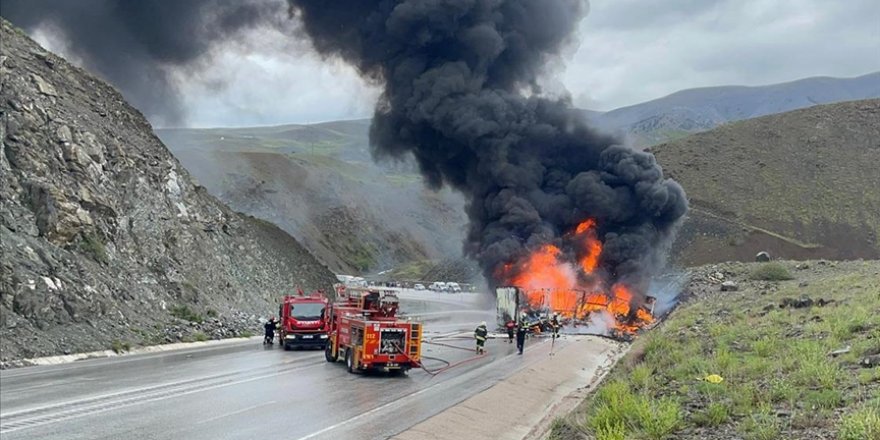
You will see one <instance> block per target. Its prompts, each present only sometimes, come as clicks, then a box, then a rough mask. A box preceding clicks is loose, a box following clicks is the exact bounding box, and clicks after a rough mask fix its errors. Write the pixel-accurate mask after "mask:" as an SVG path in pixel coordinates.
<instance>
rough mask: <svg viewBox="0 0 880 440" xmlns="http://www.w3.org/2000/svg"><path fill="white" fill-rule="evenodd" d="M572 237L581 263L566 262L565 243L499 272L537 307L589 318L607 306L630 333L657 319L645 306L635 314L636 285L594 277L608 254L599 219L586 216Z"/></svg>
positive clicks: (544, 248) (620, 326)
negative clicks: (598, 230)
mask: <svg viewBox="0 0 880 440" xmlns="http://www.w3.org/2000/svg"><path fill="white" fill-rule="evenodd" d="M567 237H571V238H572V239H573V240H574V243H575V245H574V248H575V251H576V252H577V254H578V255H579V257H578V258H577V263H578V265H577V266H574V265H572V264H570V263H568V262H566V261H564V259H563V252H562V250H561V249H560V248H559V247H557V246H555V245H552V244H546V245H543V246H541V247H540V248H538V249H537V250H535V251H534V252H532V253H531V254H529V255H528V257H526V258H525V259H524V260H523V261H522V262H520V263H517V264H510V263H508V264H505V265H504V266H503V267H502V268H500V269H499V271H498V275H499V278H501V279H506V280H509V282H510V283H511V284H512V285H514V286H517V287H519V288H521V289H523V290H524V292H525V294H526V300H527V301H528V303H529V306H530V307H531V308H533V309H544V310H549V311H553V312H556V313H559V314H560V315H561V316H562V317H563V318H572V319H578V320H584V319H587V318H588V316H589V314H590V313H593V312H599V311H606V312H608V313H609V314H610V315H611V316H612V317H614V319H615V322H616V323H615V329H616V330H617V331H620V332H624V333H635V332H636V331H637V330H638V329H639V328H640V327H642V326H644V325H647V324H649V323H651V322H653V321H654V317H653V316H651V313H650V312H648V311H647V310H646V309H645V308H644V307H643V306H641V305H639V306H638V307H636V310H635V312H634V313H630V312H631V311H632V307H633V302H634V301H633V298H634V295H633V292H632V291H631V290H630V287H628V286H625V285H623V284H622V283H615V284H614V285H612V286H611V287H610V288H607V287H604V286H606V285H605V284H604V283H603V280H594V279H593V278H595V276H596V275H595V271H596V269H597V268H598V267H599V262H600V259H601V256H602V242H601V241H600V240H599V238H598V236H597V233H596V221H595V220H594V219H587V220H584V221H583V222H581V223H580V224H578V225H577V227H576V228H575V229H574V233H573V234H571V235H568V236H567ZM578 272H580V275H582V276H580V277H579V274H578ZM587 276H590V277H587ZM591 277H592V278H591ZM586 280H590V281H586Z"/></svg>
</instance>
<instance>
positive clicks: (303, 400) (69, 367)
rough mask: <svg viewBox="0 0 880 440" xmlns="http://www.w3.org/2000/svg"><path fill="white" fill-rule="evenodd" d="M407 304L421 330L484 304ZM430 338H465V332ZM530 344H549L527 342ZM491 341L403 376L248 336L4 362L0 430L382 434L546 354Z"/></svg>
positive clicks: (468, 327)
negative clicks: (68, 358)
mask: <svg viewBox="0 0 880 440" xmlns="http://www.w3.org/2000/svg"><path fill="white" fill-rule="evenodd" d="M420 307H421V308H420ZM411 308H412V309H415V310H418V311H419V313H420V314H421V315H424V316H421V318H422V319H424V320H425V322H426V339H427V338H429V337H438V336H439V334H440V332H442V333H443V334H448V333H449V332H450V330H451V329H453V328H457V329H461V330H465V331H467V332H470V331H472V328H473V327H474V325H475V322H479V320H481V319H487V316H490V315H488V314H486V313H485V312H484V313H480V312H478V311H475V310H466V309H467V308H466V307H462V305H460V304H455V303H454V302H450V303H445V304H444V303H441V304H439V305H438V304H429V305H424V304H423V305H422V306H419V305H418V304H415V303H411ZM463 309H465V310H463ZM453 310H457V311H458V312H457V313H456V312H452V311H453ZM451 316H458V317H459V318H460V322H456V320H455V319H452V318H451ZM432 335H433V336H432ZM435 341H437V342H440V341H442V342H443V343H446V344H453V345H458V346H462V347H467V348H470V347H471V346H472V340H471V339H458V340H457V339H449V338H448V337H444V338H442V339H435ZM539 345H543V346H545V347H546V345H547V344H531V348H537V347H538V346H539ZM488 351H489V354H488V355H487V356H485V357H483V358H480V359H475V360H472V361H469V362H466V363H464V364H461V365H459V366H457V367H455V368H452V369H450V370H447V371H446V372H443V373H441V374H438V375H436V376H431V375H429V374H427V373H425V372H424V371H421V370H413V371H410V372H409V374H408V375H407V376H405V377H387V376H382V375H352V374H349V373H348V372H347V371H346V370H345V368H344V366H343V364H342V363H341V362H339V363H337V364H335V365H334V364H329V363H327V362H326V361H325V360H324V355H323V352H321V351H292V352H286V351H283V350H281V349H280V348H278V347H272V348H264V347H263V346H262V345H261V344H260V342H259V341H254V340H249V341H242V342H241V343H233V344H226V345H221V346H214V347H210V346H209V347H201V348H197V349H187V350H179V351H172V352H164V353H153V354H142V355H130V356H123V357H119V358H108V359H93V360H86V361H79V362H75V363H71V364H65V365H58V366H47V367H30V368H22V369H16V370H7V371H2V372H0V434H2V438H3V440H20V439H70V440H73V439H123V438H124V439H130V440H138V439H211V440H218V439H252V438H267V437H271V438H274V439H321V438H327V439H330V438H332V439H347V438H367V439H372V438H387V437H389V436H392V435H394V434H396V433H399V432H401V431H403V430H405V429H407V428H409V427H411V426H413V425H414V424H416V423H418V422H420V421H422V420H425V419H426V418H428V417H430V416H432V415H434V414H437V413H438V412H440V411H442V410H443V409H445V408H447V407H449V406H451V405H454V404H456V403H458V402H460V401H462V400H464V399H466V398H468V397H470V396H472V395H474V394H476V393H478V392H479V391H482V390H484V389H486V388H488V387H490V386H492V385H493V384H494V383H496V382H497V381H498V380H500V379H502V378H504V377H506V376H508V375H510V374H512V373H513V372H514V371H517V370H518V369H519V368H521V367H522V366H524V365H527V364H528V363H529V362H530V360H534V359H538V358H539V357H540V356H546V349H537V350H534V349H529V350H527V352H526V354H525V355H524V356H516V355H515V352H514V348H513V346H512V345H509V344H507V343H506V341H503V340H490V341H489V344H488ZM423 355H424V356H430V357H433V358H439V359H443V360H445V361H448V362H458V361H461V360H465V359H469V358H471V357H472V356H473V354H472V353H470V352H469V351H467V350H461V349H454V348H449V347H445V346H439V345H433V344H425V345H424V346H423ZM425 364H426V366H427V367H428V368H439V367H441V366H443V365H444V364H443V363H442V362H440V361H436V360H435V361H426V362H425Z"/></svg>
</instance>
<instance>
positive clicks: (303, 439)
mask: <svg viewBox="0 0 880 440" xmlns="http://www.w3.org/2000/svg"><path fill="white" fill-rule="evenodd" d="M543 342H547V341H541V343H543ZM537 347H539V345H537V344H535V343H533V344H530V345H529V346H528V347H525V349H526V350H527V351H531V349H534V348H537ZM502 357H506V356H502ZM499 359H501V358H496V359H493V360H492V361H491V362H489V363H488V364H485V365H482V366H479V367H477V368H475V369H473V370H469V371H467V373H473V372H475V371H480V370H483V369H486V368H488V367H491V366H493V365H494V364H495V361H497V360H499ZM535 361H537V359H535V360H533V361H532V362H529V363H528V364H525V365H521V366H520V368H517V369H516V370H513V371H511V372H509V374H507V375H505V376H504V377H507V376H509V375H510V374H513V373H515V372H516V371H519V370H520V369H521V368H525V366H526V365H529V364H531V363H533V362H535ZM461 377H463V376H456V377H454V378H451V379H447V380H445V381H442V382H437V383H435V384H434V385H431V386H429V387H427V388H422V389H421V390H418V391H416V392H414V393H411V394H407V395H406V396H403V397H401V398H399V399H395V400H392V401H391V402H388V403H386V404H384V405H381V406H377V407H376V408H373V409H371V410H369V411H367V412H365V413H361V414H359V415H357V416H354V417H352V418H350V419H347V420H343V421H341V422H339V423H337V424H335V425H331V426H328V427H326V428H324V429H322V430H320V431H315V432H313V433H311V434H309V435H307V436H305V437H300V438H299V439H297V440H308V439H310V438H315V437H317V436H319V435H321V434H324V433H326V432H329V431H332V430H334V429H336V428H340V427H342V426H345V425H348V424H350V423H352V422H355V421H357V420H360V419H362V418H364V417H367V416H369V415H371V414H374V413H376V412H378V411H381V410H383V409H385V408H388V407H390V406H393V405H399V404H402V403H403V402H404V401H409V400H412V399H413V398H414V397H416V396H418V395H420V394H422V393H425V392H427V391H428V390H431V389H433V388H436V387H438V386H440V385H446V384H447V382H449V381H451V380H454V379H458V378H461ZM502 379H503V377H502V378H500V379H498V380H496V381H494V382H492V384H491V385H489V386H493V385H495V384H497V383H498V382H500V381H501V380H502ZM460 381H461V380H460ZM453 405H455V404H453ZM453 405H450V406H448V407H446V408H444V409H448V408H450V407H451V406H453ZM441 411H442V410H441Z"/></svg>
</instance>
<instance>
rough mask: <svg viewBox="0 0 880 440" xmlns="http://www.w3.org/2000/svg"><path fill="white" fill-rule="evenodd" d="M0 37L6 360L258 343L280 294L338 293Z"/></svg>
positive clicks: (271, 234)
mask: <svg viewBox="0 0 880 440" xmlns="http://www.w3.org/2000/svg"><path fill="white" fill-rule="evenodd" d="M2 41H3V44H2V51H0V69H2V71H0V77H2V81H0V117H2V125H0V139H2V144H0V170H2V176H3V185H2V187H0V199H2V204H0V235H2V240H0V243H2V260H0V274H2V278H0V351H2V360H3V361H8V360H10V359H14V358H19V357H25V356H35V355H47V354H56V353H62V352H75V351H85V350H93V349H100V348H108V347H110V346H111V345H116V346H119V347H125V346H128V345H137V344H147V343H155V342H163V341H171V340H176V339H180V338H186V337H187V335H190V336H192V334H195V335H196V336H195V337H196V338H202V337H222V336H232V335H235V334H237V333H240V332H241V331H242V330H243V329H245V328H250V329H252V330H254V331H257V330H258V328H257V327H255V325H254V324H255V323H254V322H253V320H254V319H255V317H256V315H265V314H267V313H270V312H271V310H275V307H274V306H270V302H272V301H273V300H274V299H275V298H276V297H277V296H278V295H279V294H280V293H282V292H284V291H289V290H290V289H292V288H293V287H294V286H302V287H303V288H306V289H314V288H325V289H326V288H329V287H330V286H331V284H332V283H333V282H334V277H333V275H332V273H331V272H330V271H329V270H328V269H327V268H326V267H325V266H323V265H322V264H320V263H319V262H318V261H317V260H316V259H315V258H313V257H312V256H311V255H310V254H309V253H308V252H307V251H306V250H305V249H304V248H303V247H302V246H300V245H299V243H297V242H296V240H294V239H293V238H291V237H290V236H289V235H287V234H286V233H284V232H283V231H281V230H280V229H278V228H277V227H275V226H273V225H271V224H269V223H267V222H264V221H261V220H257V219H255V218H253V217H249V216H245V215H241V214H238V213H236V212H234V211H232V210H231V209H229V208H228V207H226V206H225V205H223V204H222V203H220V202H219V201H217V200H216V199H215V198H214V197H212V196H211V195H209V194H208V193H207V191H206V190H205V188H203V187H201V186H198V185H196V184H194V183H193V182H192V181H191V179H190V175H189V173H188V172H187V171H186V170H185V169H184V168H183V167H182V166H181V165H180V163H178V162H177V160H176V159H175V158H174V157H173V156H172V155H171V154H170V153H169V151H168V150H167V149H166V148H165V146H164V145H163V144H162V143H161V142H160V141H159V139H157V138H156V136H155V135H154V134H153V130H152V128H151V127H150V124H149V123H148V122H147V121H146V120H145V119H144V117H143V116H142V115H141V114H140V113H139V112H138V111H137V110H135V109H134V108H132V107H131V106H129V105H128V104H126V103H125V101H124V100H123V99H122V96H121V95H120V94H119V93H118V92H117V91H116V90H114V89H113V88H112V87H110V86H108V85H107V84H105V83H103V82H102V81H100V80H98V79H96V78H95V77H93V76H91V75H89V74H88V73H86V72H84V71H83V70H81V69H79V68H76V67H74V66H72V65H71V64H69V63H68V62H66V61H65V60H63V59H61V58H59V57H57V56H55V55H53V54H51V53H48V52H46V51H45V50H44V49H42V48H41V47H40V46H39V45H37V44H36V43H34V42H33V41H31V40H30V39H29V38H28V37H27V36H25V35H24V34H23V33H21V32H20V31H18V30H17V29H15V28H13V27H12V26H10V25H9V24H8V23H7V22H6V21H3V22H2ZM208 317H210V319H204V318H208ZM202 321H204V322H202ZM199 322H201V323H199ZM169 329H172V330H171V331H169Z"/></svg>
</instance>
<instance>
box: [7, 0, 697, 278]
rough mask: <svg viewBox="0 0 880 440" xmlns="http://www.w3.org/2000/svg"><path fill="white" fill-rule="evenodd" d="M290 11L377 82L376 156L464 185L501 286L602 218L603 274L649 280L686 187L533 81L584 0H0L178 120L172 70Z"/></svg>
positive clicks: (131, 94) (323, 50)
mask: <svg viewBox="0 0 880 440" xmlns="http://www.w3.org/2000/svg"><path fill="white" fill-rule="evenodd" d="M288 6H290V8H291V12H292V13H293V15H294V16H296V17H298V18H299V19H300V21H301V24H300V26H301V29H300V30H301V31H302V32H303V33H304V34H305V35H306V36H307V37H308V39H309V40H310V41H311V42H312V45H313V46H314V48H315V50H316V51H317V52H318V53H319V54H321V55H322V56H324V57H338V58H340V59H343V60H344V61H346V62H348V63H350V64H351V65H353V66H355V67H356V68H357V69H358V70H359V71H360V73H361V75H362V76H364V77H365V78H368V79H370V80H371V81H372V82H374V83H375V84H377V85H379V86H380V87H382V89H383V94H382V96H381V98H380V101H379V103H378V105H377V108H376V111H375V114H374V118H373V122H372V128H371V133H370V135H371V144H372V148H373V153H374V155H375V156H376V157H379V158H381V157H396V158H402V157H406V156H408V155H409V154H412V155H413V156H414V157H415V160H416V161H417V163H418V166H419V168H420V170H421V173H422V175H423V176H424V178H425V180H426V181H427V182H428V184H429V185H431V186H433V187H439V186H441V185H444V184H447V185H450V186H452V187H453V188H456V189H457V190H459V191H461V192H462V193H463V194H464V195H465V197H466V199H467V203H468V204H467V212H468V217H469V220H470V226H469V231H468V236H467V241H466V243H465V252H466V253H467V254H468V255H470V256H472V257H474V258H476V259H477V260H478V261H479V263H480V265H481V267H482V269H483V271H484V274H485V275H486V276H487V278H488V279H489V280H490V281H491V282H496V283H501V282H504V281H506V280H503V279H498V269H499V268H500V267H503V266H504V265H505V264H508V263H511V262H516V261H520V260H521V259H522V258H523V257H524V256H526V255H528V254H529V253H530V252H533V251H535V250H536V249H538V248H540V247H541V246H543V245H546V244H554V245H556V246H558V247H559V248H560V249H562V251H563V253H564V254H565V255H563V259H564V260H567V261H575V260H577V259H578V257H582V255H571V254H575V253H577V252H579V250H578V249H577V248H576V246H575V247H574V248H572V246H571V244H570V243H566V241H567V238H566V237H567V236H569V235H570V233H571V232H572V231H573V230H574V229H575V227H576V226H577V225H578V224H579V223H581V222H582V221H584V220H585V219H594V220H595V222H596V232H595V233H596V235H597V237H598V239H599V240H600V241H601V242H602V245H603V249H602V253H601V260H600V261H599V262H598V264H599V267H598V268H597V270H598V271H601V272H602V273H603V274H604V276H605V277H606V278H608V281H609V285H610V284H613V282H615V281H618V280H622V281H625V282H626V283H628V284H629V285H633V286H637V287H638V286H639V285H643V287H644V288H646V286H644V285H645V283H646V282H647V280H648V278H649V277H648V276H647V275H650V274H651V272H652V271H653V270H654V269H655V268H657V267H659V266H660V263H661V262H662V260H663V256H664V255H665V247H666V246H667V245H668V244H669V243H670V241H671V238H672V235H673V234H674V230H675V227H676V224H677V223H678V220H679V219H680V218H681V217H682V216H683V215H684V213H685V211H686V209H687V202H686V199H685V195H684V192H683V191H682V189H681V187H680V186H679V185H678V184H676V183H675V182H673V181H671V180H668V179H665V178H664V177H663V173H662V171H661V169H660V167H659V166H658V165H657V164H656V162H655V160H654V157H653V156H652V155H651V154H649V153H644V152H640V151H634V150H632V149H629V148H627V147H625V146H622V145H619V142H618V140H616V139H614V138H612V137H609V136H606V135H602V134H599V133H597V132H595V131H593V130H591V129H590V128H589V127H588V126H587V125H586V123H585V121H584V118H583V116H582V114H581V112H580V111H579V110H577V109H574V108H573V107H572V106H571V103H570V102H569V101H568V100H566V99H562V98H553V97H549V96H546V95H545V94H544V93H543V91H542V90H541V87H540V85H539V79H540V78H541V76H542V75H546V74H547V73H548V72H547V71H546V67H545V66H548V65H556V64H558V63H557V61H558V58H559V54H560V51H561V50H562V49H563V48H565V47H566V46H568V45H569V44H571V43H573V42H574V37H575V31H576V28H577V26H578V24H579V22H580V20H581V19H582V18H583V17H584V16H585V15H586V12H587V5H586V3H585V2H584V1H579V0H559V1H547V2H533V1H527V0H512V1H501V0H444V1H441V0H420V1H414V0H413V1H402V2H397V1H368V0H346V1H341V0H340V1H334V2H324V1H317V0H289V5H288V4H285V3H284V2H283V1H281V0H276V1H271V0H267V1H262V0H244V1H238V0H188V1H182V2H172V1H164V0H142V1H123V0H82V1H77V2H55V1H50V0H4V1H3V9H2V14H3V16H4V17H6V18H8V19H9V20H10V21H12V22H13V23H15V24H17V25H18V26H21V27H24V28H26V29H28V30H31V31H33V30H34V29H38V28H48V29H49V30H50V31H51V32H53V33H56V34H58V35H60V36H62V37H63V38H64V40H65V41H66V42H67V44H68V47H67V49H68V50H69V51H70V52H71V53H73V54H74V55H76V56H77V57H79V58H80V59H81V60H82V62H83V64H84V65H85V67H86V68H88V69H90V70H92V71H94V72H96V73H98V74H100V75H102V76H104V77H105V78H107V79H108V80H109V81H110V82H112V83H114V84H115V85H116V86H117V87H119V88H120V89H122V90H123V92H124V93H125V94H126V96H127V97H128V98H129V99H130V100H131V101H132V102H133V103H134V104H135V106H137V107H138V108H139V109H141V110H142V111H143V112H144V113H146V114H147V115H148V116H150V117H151V119H153V120H154V121H158V122H159V124H160V125H162V124H163V123H164V124H177V123H180V122H181V121H182V120H183V117H184V115H183V114H182V107H181V105H180V104H181V101H180V99H181V97H180V96H179V95H178V94H177V93H176V88H175V86H174V84H173V80H172V77H171V75H170V72H172V71H173V70H174V69H194V70H196V69H199V68H203V67H204V66H205V65H207V63H204V61H206V60H205V57H208V58H210V50H211V49H212V48H214V47H217V46H218V45H221V44H224V43H235V42H238V41H239V37H241V35H242V34H243V33H244V32H246V31H249V30H252V29H256V28H261V27H271V28H275V29H284V30H285V31H288V30H292V29H294V28H296V26H297V24H296V21H295V20H289V19H288V14H287V12H288V10H287V8H288ZM288 33H292V32H288ZM636 290H639V291H643V290H644V289H643V288H642V289H639V288H637V289H636Z"/></svg>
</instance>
